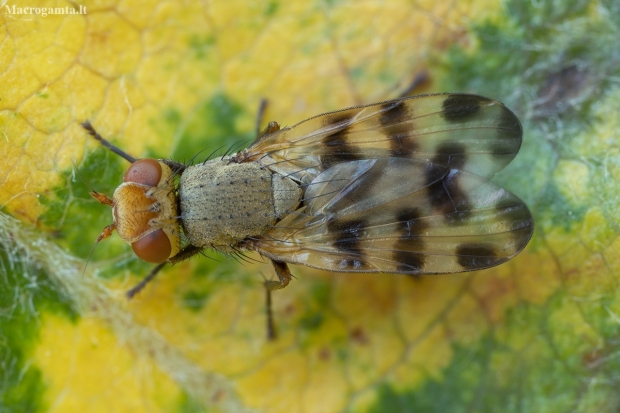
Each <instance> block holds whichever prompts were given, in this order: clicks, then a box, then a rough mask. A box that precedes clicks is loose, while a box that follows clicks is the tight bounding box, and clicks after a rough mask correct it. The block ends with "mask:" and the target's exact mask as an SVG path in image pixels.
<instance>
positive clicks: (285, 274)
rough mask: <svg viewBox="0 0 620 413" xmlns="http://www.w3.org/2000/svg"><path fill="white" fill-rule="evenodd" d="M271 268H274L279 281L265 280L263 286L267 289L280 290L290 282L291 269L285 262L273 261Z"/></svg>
mask: <svg viewBox="0 0 620 413" xmlns="http://www.w3.org/2000/svg"><path fill="white" fill-rule="evenodd" d="M271 263H272V264H273V268H275V270H276V275H277V276H278V280H279V281H265V288H266V289H267V290H269V291H273V290H281V289H282V288H284V287H286V286H287V285H288V283H290V282H291V278H293V276H292V275H291V271H290V270H289V269H288V265H286V263H285V262H279V261H273V260H271Z"/></svg>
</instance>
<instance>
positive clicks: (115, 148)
mask: <svg viewBox="0 0 620 413" xmlns="http://www.w3.org/2000/svg"><path fill="white" fill-rule="evenodd" d="M81 125H82V127H83V128H84V129H86V132H88V134H89V135H90V136H92V137H93V138H95V139H96V140H98V141H99V143H100V144H102V145H103V146H105V147H106V148H108V149H109V150H111V151H112V152H114V153H115V154H117V155H118V156H120V157H121V158H124V159H126V160H127V161H129V162H131V163H134V162H135V161H136V160H137V159H136V158H134V157H133V156H131V155H129V154H128V153H127V152H125V151H123V150H122V149H120V148H119V147H118V146H115V145H112V144H111V143H110V142H109V141H107V140H105V139H103V138H102V137H101V135H99V133H98V132H97V131H96V130H95V128H94V127H93V125H91V124H90V122H89V121H84V122H82V123H81Z"/></svg>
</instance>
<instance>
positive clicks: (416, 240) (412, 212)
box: [392, 208, 427, 274]
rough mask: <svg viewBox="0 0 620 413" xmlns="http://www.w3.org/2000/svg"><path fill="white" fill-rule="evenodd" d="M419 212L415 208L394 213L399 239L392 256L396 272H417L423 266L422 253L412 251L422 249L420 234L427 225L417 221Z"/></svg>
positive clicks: (422, 243)
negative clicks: (399, 233)
mask: <svg viewBox="0 0 620 413" xmlns="http://www.w3.org/2000/svg"><path fill="white" fill-rule="evenodd" d="M421 215H422V214H421V213H420V211H419V210H418V209H417V208H410V209H403V210H401V211H399V212H398V213H397V214H396V219H397V220H398V227H399V228H398V229H399V230H400V232H401V236H400V239H399V240H398V241H396V244H395V245H394V252H393V253H392V258H393V259H394V261H396V262H397V263H398V265H397V266H396V272H401V273H409V274H417V273H420V272H421V271H422V267H424V254H421V253H418V252H412V251H411V250H412V249H413V250H414V251H423V250H424V239H423V238H422V234H423V233H424V231H425V230H426V228H427V225H426V224H424V223H422V222H421V221H419V218H421Z"/></svg>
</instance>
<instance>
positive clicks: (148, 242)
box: [131, 229, 172, 264]
mask: <svg viewBox="0 0 620 413" xmlns="http://www.w3.org/2000/svg"><path fill="white" fill-rule="evenodd" d="M131 248H133V252H134V253H135V254H136V255H137V256H138V258H140V259H141V260H144V261H146V262H151V263H153V264H160V263H162V262H164V261H166V260H167V259H168V258H169V257H170V252H171V251H172V246H171V245H170V240H169V239H168V236H167V235H166V233H165V232H164V231H163V230H161V229H158V230H157V231H153V232H151V233H150V234H148V235H146V236H144V237H142V238H140V239H139V240H138V241H136V242H134V243H133V244H131Z"/></svg>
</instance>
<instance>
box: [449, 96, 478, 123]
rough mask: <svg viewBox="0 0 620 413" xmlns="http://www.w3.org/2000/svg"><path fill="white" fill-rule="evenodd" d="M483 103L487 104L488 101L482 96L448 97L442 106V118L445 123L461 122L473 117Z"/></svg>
mask: <svg viewBox="0 0 620 413" xmlns="http://www.w3.org/2000/svg"><path fill="white" fill-rule="evenodd" d="M485 102H489V99H487V98H483V97H482V96H475V95H459V94H455V95H450V96H448V98H447V99H446V100H444V101H443V104H442V109H443V118H444V119H445V120H446V121H447V122H462V121H464V120H466V119H467V118H468V117H470V116H472V115H475V114H476V113H477V112H478V111H479V110H480V108H481V106H482V103H485Z"/></svg>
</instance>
